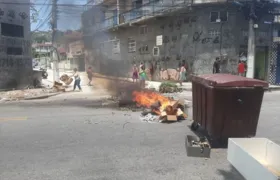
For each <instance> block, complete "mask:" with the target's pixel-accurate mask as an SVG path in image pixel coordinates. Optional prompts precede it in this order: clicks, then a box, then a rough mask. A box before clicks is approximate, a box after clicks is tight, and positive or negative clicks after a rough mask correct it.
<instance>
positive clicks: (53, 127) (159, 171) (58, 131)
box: [0, 92, 280, 180]
mask: <svg viewBox="0 0 280 180" xmlns="http://www.w3.org/2000/svg"><path fill="white" fill-rule="evenodd" d="M70 97H72V96H69V97H67V98H65V99H63V98H60V99H59V98H58V97H56V99H55V97H54V99H48V100H36V101H25V102H13V103H4V104H0V114H1V118H0V154H1V156H0V179H1V180H95V179H96V180H114V179H115V180H159V179H160V180H242V179H243V178H242V177H241V176H240V175H239V174H238V173H237V172H236V171H235V170H234V169H233V168H232V167H231V166H230V164H229V163H228V162H227V160H226V150H225V149H213V150H212V155H211V158H210V159H208V160H207V159H204V158H203V159H200V158H191V157H187V156H186V150H185V143H184V141H185V135H186V134H192V132H191V131H190V130H189V128H188V127H187V125H189V124H190V121H188V120H186V121H184V122H181V123H173V124H161V123H145V122H141V121H140V120H139V112H129V111H120V110H116V109H106V108H102V107H100V102H99V101H98V100H94V99H92V98H72V99H71V98H70ZM73 97H74V96H73ZM77 97H78V96H77ZM279 109H280V93H279V92H273V93H266V95H265V100H264V103H263V108H262V112H261V116H260V123H259V127H258V136H261V137H268V138H270V139H271V140H274V141H275V142H277V143H280V122H279V121H278V120H279V116H280V111H279Z"/></svg>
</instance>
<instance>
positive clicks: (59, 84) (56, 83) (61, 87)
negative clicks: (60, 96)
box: [53, 81, 66, 92]
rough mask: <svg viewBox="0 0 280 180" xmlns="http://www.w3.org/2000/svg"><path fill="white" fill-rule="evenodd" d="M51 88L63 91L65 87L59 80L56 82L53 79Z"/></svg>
mask: <svg viewBox="0 0 280 180" xmlns="http://www.w3.org/2000/svg"><path fill="white" fill-rule="evenodd" d="M53 88H54V89H55V90H56V91H58V92H65V91H66V90H65V89H66V88H65V87H64V86H63V84H62V83H59V82H57V81H55V82H54V83H53Z"/></svg>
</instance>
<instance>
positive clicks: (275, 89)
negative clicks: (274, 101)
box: [266, 86, 280, 92]
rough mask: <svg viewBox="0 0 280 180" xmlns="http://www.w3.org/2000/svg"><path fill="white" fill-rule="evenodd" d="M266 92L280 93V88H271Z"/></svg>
mask: <svg viewBox="0 0 280 180" xmlns="http://www.w3.org/2000/svg"><path fill="white" fill-rule="evenodd" d="M266 91H268V92H271V91H280V86H279V87H270V88H268V89H267V90H266Z"/></svg>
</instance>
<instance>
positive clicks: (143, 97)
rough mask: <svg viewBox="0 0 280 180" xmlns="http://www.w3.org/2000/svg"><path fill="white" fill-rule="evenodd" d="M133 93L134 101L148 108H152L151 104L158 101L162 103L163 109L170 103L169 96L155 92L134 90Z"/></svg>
mask: <svg viewBox="0 0 280 180" xmlns="http://www.w3.org/2000/svg"><path fill="white" fill-rule="evenodd" d="M132 95H133V101H134V102H136V103H137V104H138V105H141V106H145V107H147V108H150V106H151V105H153V104H154V103H155V102H158V101H159V102H160V103H161V107H160V109H161V110H164V109H165V108H166V106H168V105H169V104H170V100H169V99H168V98H167V97H164V96H162V95H160V94H158V93H155V92H144V91H134V92H133V93H132Z"/></svg>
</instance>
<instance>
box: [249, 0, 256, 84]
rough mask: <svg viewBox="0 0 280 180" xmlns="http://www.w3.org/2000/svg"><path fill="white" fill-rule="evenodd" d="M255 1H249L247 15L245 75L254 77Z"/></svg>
mask: <svg viewBox="0 0 280 180" xmlns="http://www.w3.org/2000/svg"><path fill="white" fill-rule="evenodd" d="M254 3H255V1H254V0H252V1H251V5H250V6H251V7H250V15H249V18H250V19H249V31H248V52H247V77H248V78H254V74H255V48H256V44H255V28H254V18H255V16H256V15H255V4H254Z"/></svg>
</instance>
